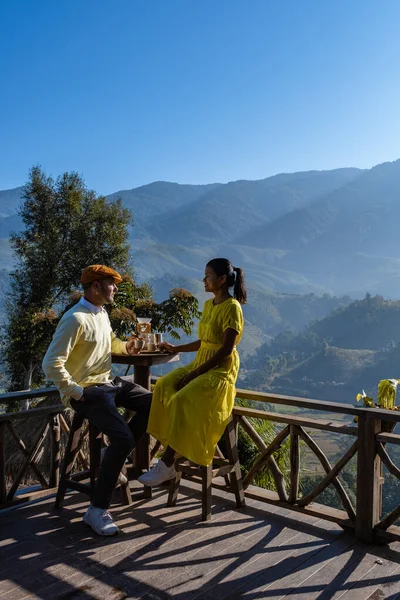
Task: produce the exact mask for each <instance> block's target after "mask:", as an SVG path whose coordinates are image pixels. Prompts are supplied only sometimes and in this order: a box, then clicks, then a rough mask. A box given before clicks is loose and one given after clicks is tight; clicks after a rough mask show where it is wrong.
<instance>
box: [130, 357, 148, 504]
mask: <svg viewBox="0 0 400 600" xmlns="http://www.w3.org/2000/svg"><path fill="white" fill-rule="evenodd" d="M134 381H135V383H137V384H138V385H141V386H142V387H144V388H145V389H146V390H150V386H151V383H150V367H149V366H148V365H135V366H134ZM150 461H151V458H150V436H149V434H148V433H145V434H144V435H142V437H141V439H140V440H139V442H138V443H137V445H136V448H135V463H136V464H135V467H136V471H137V473H138V474H139V475H140V473H141V472H142V471H143V470H145V469H147V470H149V469H150ZM151 493H152V491H151V487H150V486H148V485H145V486H144V488H143V494H144V497H145V498H151Z"/></svg>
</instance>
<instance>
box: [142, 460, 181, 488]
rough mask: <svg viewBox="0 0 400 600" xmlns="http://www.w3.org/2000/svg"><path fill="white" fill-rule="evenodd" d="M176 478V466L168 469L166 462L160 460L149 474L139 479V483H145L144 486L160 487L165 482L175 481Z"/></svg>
mask: <svg viewBox="0 0 400 600" xmlns="http://www.w3.org/2000/svg"><path fill="white" fill-rule="evenodd" d="M175 477H176V471H175V465H172V466H171V467H167V465H166V464H165V462H163V461H162V460H159V461H158V462H157V463H156V464H155V465H154V467H152V468H151V469H150V471H147V473H143V475H140V477H138V481H140V483H143V484H144V485H148V486H150V487H152V486H153V485H160V484H161V483H163V482H164V481H168V480H169V479H174V478H175Z"/></svg>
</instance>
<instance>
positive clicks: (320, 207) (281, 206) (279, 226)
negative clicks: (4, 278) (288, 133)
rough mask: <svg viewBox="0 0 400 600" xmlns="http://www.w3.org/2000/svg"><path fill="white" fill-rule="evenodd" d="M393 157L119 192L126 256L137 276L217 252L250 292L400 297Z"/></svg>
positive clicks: (198, 264) (0, 259) (195, 267)
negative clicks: (353, 165)
mask: <svg viewBox="0 0 400 600" xmlns="http://www.w3.org/2000/svg"><path fill="white" fill-rule="evenodd" d="M399 184H400V161H397V162H395V163H386V164H383V165H379V166H377V167H375V168H373V169H370V170H369V171H361V170H358V169H337V170H333V171H309V172H304V173H292V174H281V175H276V176H274V177H269V178H267V179H263V180H260V181H235V182H230V183H228V184H210V185H179V184H176V183H168V182H154V183H152V184H149V185H146V186H142V187H139V188H136V189H132V190H121V191H119V192H116V193H115V194H111V195H110V196H109V198H116V197H119V198H121V200H122V202H123V203H124V205H125V206H127V207H129V208H130V209H131V210H132V212H133V214H134V221H135V224H134V227H133V228H132V229H131V231H130V239H131V248H132V250H131V252H132V263H133V266H134V268H135V271H136V274H137V277H138V279H139V280H148V279H151V278H155V279H157V280H159V279H160V278H163V277H164V276H170V277H172V278H173V277H176V276H183V277H187V278H190V279H193V280H201V279H202V277H203V271H204V266H205V264H206V263H207V261H208V260H210V259H211V258H213V257H215V256H226V257H228V258H230V259H231V260H232V262H233V263H234V264H235V265H236V266H240V267H242V268H244V269H245V272H246V278H247V281H248V283H249V284H251V286H252V288H253V289H254V290H258V291H260V292H262V293H270V292H271V291H272V290H274V291H277V292H284V293H300V294H307V293H310V292H313V293H316V294H320V295H322V294H323V293H333V294H336V295H339V294H343V293H352V294H353V295H356V296H357V295H364V294H365V292H366V291H372V292H375V291H376V292H379V293H383V294H384V295H389V296H392V297H395V296H396V295H400V252H399V251H398V244H397V222H398V216H400V215H399V214H398V213H399V212H400V203H399V202H398V201H397V200H398V191H397V190H399V189H400V188H399ZM20 193H21V188H17V189H15V190H6V191H3V192H0V215H1V214H2V215H3V217H1V216H0V239H1V238H3V247H4V250H5V252H0V268H8V269H9V268H10V267H11V265H12V263H11V257H10V252H9V249H8V247H7V238H8V236H9V233H10V231H12V230H14V231H18V230H20V228H21V221H20V219H19V217H18V216H17V215H16V214H15V211H16V209H17V205H18V204H19V202H20V200H19V196H20Z"/></svg>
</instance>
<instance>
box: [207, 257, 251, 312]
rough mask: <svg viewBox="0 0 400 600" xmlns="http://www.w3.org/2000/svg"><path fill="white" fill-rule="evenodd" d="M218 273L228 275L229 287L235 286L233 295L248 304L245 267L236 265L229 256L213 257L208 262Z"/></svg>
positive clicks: (242, 302)
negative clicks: (240, 267)
mask: <svg viewBox="0 0 400 600" xmlns="http://www.w3.org/2000/svg"><path fill="white" fill-rule="evenodd" d="M207 267H210V268H211V269H212V270H213V271H214V273H215V274H216V275H218V276H219V277H221V276H222V275H226V281H227V284H228V287H233V296H234V298H236V300H237V301H238V302H240V304H246V301H247V292H246V286H245V284H244V273H243V269H239V267H234V266H233V265H232V263H231V261H230V260H228V259H227V258H213V259H212V260H210V261H209V262H208V263H207Z"/></svg>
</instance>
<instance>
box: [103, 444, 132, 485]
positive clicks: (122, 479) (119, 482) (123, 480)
mask: <svg viewBox="0 0 400 600" xmlns="http://www.w3.org/2000/svg"><path fill="white" fill-rule="evenodd" d="M107 448H108V446H105V447H104V448H102V449H101V452H100V464H101V463H102V462H103V458H104V454H105V453H106V450H107ZM127 483H128V479H127V478H126V476H125V475H124V474H123V473H122V471H121V473H120V474H119V475H118V479H117V485H126V484H127Z"/></svg>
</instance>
